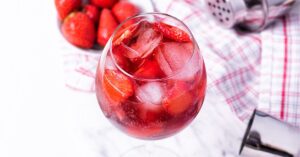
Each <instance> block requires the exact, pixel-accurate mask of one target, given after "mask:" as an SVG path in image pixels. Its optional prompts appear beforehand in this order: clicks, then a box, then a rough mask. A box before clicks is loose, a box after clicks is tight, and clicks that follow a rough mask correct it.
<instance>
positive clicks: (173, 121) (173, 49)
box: [96, 13, 206, 139]
mask: <svg viewBox="0 0 300 157" xmlns="http://www.w3.org/2000/svg"><path fill="white" fill-rule="evenodd" d="M205 89H206V72H205V66H204V62H203V58H202V56H201V53H200V50H199V48H198V46H197V44H196V42H195V40H194V38H193V36H192V34H191V32H190V31H189V29H188V28H187V27H186V26H185V25H184V24H183V23H182V22H181V21H180V20H178V19H176V18H174V17H171V16H168V15H165V14H157V13H152V14H145V15H139V16H136V17H133V18H131V19H129V20H127V21H125V22H124V23H122V24H121V25H120V26H119V27H118V28H117V30H116V31H115V33H114V35H113V36H112V37H111V39H110V41H109V42H108V44H107V45H106V47H105V49H104V51H103V53H102V56H101V60H100V62H99V66H98V69H97V76H96V93H97V99H98V102H99V104H100V107H101V109H102V111H103V113H104V114H105V116H106V117H107V118H108V119H109V120H110V121H111V122H112V123H113V124H114V125H115V126H117V127H118V128H119V129H120V130H122V131H123V132H125V133H127V134H128V135H131V136H133V137H137V138H142V139H161V138H165V137H168V136H171V135H173V134H175V133H177V132H179V131H180V130H182V129H183V128H185V127H186V126H187V125H188V124H189V123H190V122H191V121H192V120H193V119H194V118H195V117H196V115H197V114H198V112H199V110H200V108H201V106H202V103H203V100H204V96H205Z"/></svg>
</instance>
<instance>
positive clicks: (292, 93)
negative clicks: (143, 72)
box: [67, 0, 300, 127]
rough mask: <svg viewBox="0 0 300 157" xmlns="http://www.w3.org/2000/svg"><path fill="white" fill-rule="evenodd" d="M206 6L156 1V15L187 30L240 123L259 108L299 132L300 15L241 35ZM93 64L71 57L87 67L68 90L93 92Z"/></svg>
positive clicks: (195, 0)
mask: <svg viewBox="0 0 300 157" xmlns="http://www.w3.org/2000/svg"><path fill="white" fill-rule="evenodd" d="M203 3H204V2H203V1H201V0H164V1H161V0H153V5H154V8H155V10H156V11H159V12H164V13H168V14H170V15H173V16H175V17H177V18H179V19H181V20H183V21H184V22H185V23H186V24H187V25H188V26H189V28H190V29H191V31H192V32H193V35H194V36H195V38H196V40H197V42H198V44H199V47H200V49H201V51H202V54H203V56H204V60H205V63H206V68H207V72H208V88H209V89H212V90H214V91H215V92H219V93H220V94H221V95H222V96H223V97H222V98H220V99H222V100H224V102H225V103H227V104H228V105H229V106H230V107H231V109H232V110H233V111H234V112H235V113H236V114H237V116H238V117H239V118H240V119H242V120H245V119H248V118H249V117H250V115H251V114H252V111H253V109H254V108H258V109H260V110H263V111H266V112H268V113H270V114H272V115H274V116H276V117H278V118H280V119H282V120H284V121H286V122H289V123H291V124H293V125H295V126H299V127H300V13H297V12H295V13H290V14H289V15H288V16H286V17H283V18H281V19H280V20H279V21H278V22H276V24H275V25H272V26H271V27H269V28H268V29H266V30H264V31H263V32H261V33H252V34H243V35H241V34H237V33H236V32H235V31H233V30H231V29H224V28H222V27H220V26H218V24H216V23H215V22H214V21H213V20H212V19H211V18H209V16H208V13H206V12H205V10H204V8H203ZM88 58H89V57H88ZM92 58H95V60H97V59H98V58H97V57H96V56H94V57H92ZM75 60H76V59H75ZM92 60H93V59H92ZM95 60H93V61H92V62H90V61H91V59H90V58H89V59H87V60H85V59H83V58H81V59H80V61H79V60H78V59H77V60H76V63H75V62H74V59H73V61H72V58H70V60H69V61H71V62H67V63H68V64H80V65H84V68H83V67H82V66H81V68H80V67H79V68H76V69H75V70H73V71H72V72H73V73H74V72H77V75H76V76H75V75H74V74H73V76H71V77H72V78H73V77H81V78H82V80H85V81H83V82H84V83H80V81H79V83H78V82H77V84H76V83H74V81H73V82H72V83H71V84H70V82H67V85H68V86H71V87H72V88H75V89H80V90H84V91H91V92H92V91H93V90H94V89H95V88H94V80H93V76H95V66H96V61H95ZM69 70H70V69H69ZM84 78H85V79H84ZM87 78H88V79H87ZM73 79H74V78H73Z"/></svg>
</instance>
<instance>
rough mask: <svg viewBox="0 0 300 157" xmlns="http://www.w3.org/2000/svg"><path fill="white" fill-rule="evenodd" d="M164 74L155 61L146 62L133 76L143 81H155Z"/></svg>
mask: <svg viewBox="0 0 300 157" xmlns="http://www.w3.org/2000/svg"><path fill="white" fill-rule="evenodd" d="M163 75H164V73H163V72H162V70H161V69H160V67H159V65H158V63H157V62H156V60H155V59H153V60H146V61H145V62H144V63H143V64H142V66H141V67H140V68H139V69H138V70H137V71H136V72H135V73H134V76H136V77H139V78H145V79H155V78H161V77H163Z"/></svg>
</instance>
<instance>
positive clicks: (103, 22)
mask: <svg viewBox="0 0 300 157" xmlns="http://www.w3.org/2000/svg"><path fill="white" fill-rule="evenodd" d="M99 22H100V24H99V26H98V35H97V41H98V43H99V45H101V46H105V44H106V43H107V41H108V40H109V38H110V36H111V35H112V34H113V32H114V30H115V29H116V28H117V26H118V23H117V21H116V20H115V18H114V16H113V14H112V13H111V11H110V10H108V9H106V8H104V9H103V10H102V12H101V15H100V21H99Z"/></svg>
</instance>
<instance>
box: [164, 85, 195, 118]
mask: <svg viewBox="0 0 300 157" xmlns="http://www.w3.org/2000/svg"><path fill="white" fill-rule="evenodd" d="M192 103H193V95H192V94H191V93H190V92H189V91H188V84H186V83H185V82H182V81H175V82H174V84H173V87H172V88H171V90H170V91H169V92H168V95H167V97H166V98H165V99H164V100H163V107H164V109H165V110H166V111H167V112H168V113H169V114H171V115H173V116H176V115H178V114H181V113H183V112H184V111H186V110H187V109H188V108H189V107H190V105H192Z"/></svg>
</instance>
